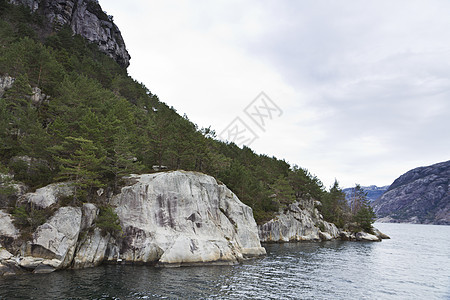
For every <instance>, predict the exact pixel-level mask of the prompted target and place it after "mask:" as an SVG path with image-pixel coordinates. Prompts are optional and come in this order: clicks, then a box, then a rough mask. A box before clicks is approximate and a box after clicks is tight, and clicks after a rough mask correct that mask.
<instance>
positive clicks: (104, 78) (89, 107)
mask: <svg viewBox="0 0 450 300" xmlns="http://www.w3.org/2000/svg"><path fill="white" fill-rule="evenodd" d="M92 9H95V7H92ZM0 15H1V21H0V76H6V75H9V76H11V77H13V78H15V82H14V85H13V86H12V88H10V89H8V90H7V91H6V92H5V94H4V96H3V97H2V98H0V161H1V164H3V166H4V167H8V168H9V171H10V172H12V173H13V174H14V179H15V180H17V181H22V182H24V183H25V184H26V185H28V186H30V187H31V188H32V189H35V188H38V187H42V186H44V185H47V184H49V183H51V182H55V181H71V182H73V183H74V186H75V195H74V197H73V199H70V201H68V204H70V205H80V204H81V203H83V202H95V203H98V202H100V200H99V198H98V197H97V195H96V193H95V191H96V190H97V189H98V188H101V187H102V188H106V189H109V190H112V191H114V192H117V191H118V188H119V187H120V186H121V184H123V183H122V178H123V176H125V175H127V174H130V173H143V172H153V166H167V168H168V169H184V170H195V171H200V172H203V173H206V174H210V175H212V176H214V177H216V178H217V179H218V180H220V181H222V182H223V183H225V184H226V185H227V186H228V187H229V188H230V189H231V190H233V191H234V192H235V193H236V194H237V195H238V197H239V198H240V199H241V200H242V201H243V202H244V203H246V204H247V205H249V206H251V207H252V208H253V212H254V215H255V219H256V220H257V221H258V222H263V221H265V220H269V219H270V218H272V217H273V215H274V213H275V212H277V211H278V210H279V209H283V208H286V207H287V205H289V204H290V203H292V202H294V201H295V200H296V199H300V198H311V197H312V198H315V199H318V200H321V201H323V206H322V208H321V209H322V214H323V215H324V217H325V219H326V220H329V221H333V222H337V224H340V225H341V226H342V225H343V224H345V222H347V221H348V220H350V219H351V218H350V217H349V212H348V209H347V206H346V203H345V201H341V200H342V197H344V196H343V194H342V191H341V190H340V189H339V187H338V185H337V184H336V185H335V186H334V187H333V188H332V189H331V190H330V192H327V191H326V190H325V188H324V187H323V184H322V183H321V181H320V180H319V179H318V178H317V177H316V176H314V175H312V174H311V173H309V172H308V171H307V170H306V169H302V168H299V167H297V166H290V165H289V164H288V163H286V162H285V161H284V160H279V159H277V158H275V157H268V156H266V155H257V154H255V153H254V152H253V151H252V150H251V149H250V148H248V147H244V148H243V149H241V148H239V147H237V146H236V145H235V144H233V143H224V142H221V141H218V140H217V139H216V138H215V132H214V131H213V130H211V129H210V128H198V126H197V125H196V124H194V123H192V122H191V121H190V120H189V119H188V118H187V116H180V115H178V114H177V112H176V111H175V109H173V108H171V107H169V106H167V105H166V104H164V103H163V102H161V101H160V100H159V99H158V97H157V96H156V95H154V94H152V93H151V92H150V91H149V90H148V89H147V88H146V87H145V86H143V85H142V84H141V83H138V82H136V81H135V80H133V79H132V78H131V77H130V76H128V74H127V71H126V70H125V69H123V68H121V67H120V66H119V65H118V64H117V63H116V62H115V61H114V60H113V59H111V58H109V57H108V56H106V55H105V54H103V53H101V52H99V50H98V49H97V46H95V45H92V44H89V43H88V42H87V41H85V40H84V39H83V38H82V37H80V36H77V35H75V36H73V34H72V31H71V29H70V28H66V27H63V28H58V29H57V30H54V31H50V32H49V31H48V30H44V29H42V28H44V26H43V22H44V21H43V20H42V19H41V18H40V17H39V16H38V15H34V14H31V13H30V12H29V10H27V9H26V8H24V7H16V6H12V5H9V4H7V3H6V2H5V0H0ZM105 17H106V15H105ZM47 27H48V26H47ZM33 87H38V88H39V89H41V90H42V92H43V93H45V94H46V95H48V96H49V98H45V97H44V99H43V100H42V101H38V102H36V103H34V102H33V101H32V100H31V98H32V97H31V96H32V88H33ZM24 156H28V157H30V158H32V160H33V161H34V162H41V163H37V164H36V163H32V164H29V163H26V162H24V161H23V160H21V159H18V157H19V158H20V157H24ZM22 213H23V212H22V211H17V214H22ZM110 213H111V211H109V210H108V209H107V208H105V209H103V210H102V212H101V214H100V216H99V219H101V220H100V221H102V222H103V221H104V223H105V224H103V223H101V224H103V225H102V226H103V227H104V229H105V230H106V231H117V230H119V229H118V228H117V227H115V225H116V220H115V219H114V216H113V215H111V214H110ZM24 218H25V219H26V217H25V216H24Z"/></svg>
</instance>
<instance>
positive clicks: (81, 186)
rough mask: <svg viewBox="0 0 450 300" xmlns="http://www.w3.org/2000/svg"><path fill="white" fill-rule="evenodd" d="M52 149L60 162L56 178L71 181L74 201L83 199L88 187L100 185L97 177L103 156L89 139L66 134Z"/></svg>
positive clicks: (98, 176)
mask: <svg viewBox="0 0 450 300" xmlns="http://www.w3.org/2000/svg"><path fill="white" fill-rule="evenodd" d="M53 149H54V150H55V151H56V152H57V154H56V155H55V156H54V158H55V160H56V161H57V162H58V163H59V164H60V166H59V172H58V177H57V179H60V180H65V181H69V182H71V184H72V185H73V186H74V202H75V203H76V202H77V201H78V200H84V199H85V198H86V196H87V191H89V190H90V189H92V188H94V187H100V186H102V183H101V182H100V180H99V178H100V171H101V165H102V163H103V161H104V159H105V157H103V156H102V154H101V152H100V151H99V149H98V148H97V147H95V146H94V143H93V142H92V141H91V140H87V139H84V138H75V137H71V136H68V137H66V138H65V141H64V142H63V143H62V145H61V146H55V147H54V148H53Z"/></svg>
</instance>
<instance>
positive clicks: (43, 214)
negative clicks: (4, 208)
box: [11, 205, 52, 239]
mask: <svg viewBox="0 0 450 300" xmlns="http://www.w3.org/2000/svg"><path fill="white" fill-rule="evenodd" d="M51 213H52V211H51V210H50V209H49V210H39V209H34V208H33V207H30V206H25V205H20V206H16V207H14V208H13V210H12V212H11V214H12V216H13V218H14V220H13V223H14V225H16V226H17V227H18V228H20V230H21V234H22V238H23V239H28V238H29V237H30V235H31V233H33V232H34V231H35V230H36V229H37V228H38V227H39V226H40V225H42V224H44V223H45V221H46V220H47V219H48V218H49V216H50V215H51Z"/></svg>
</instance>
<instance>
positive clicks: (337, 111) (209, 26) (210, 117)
mask: <svg viewBox="0 0 450 300" xmlns="http://www.w3.org/2000/svg"><path fill="white" fill-rule="evenodd" d="M100 4H101V5H102V7H103V9H104V10H105V11H106V12H107V13H108V14H111V15H113V16H114V20H115V22H116V24H117V25H118V26H119V28H120V29H121V31H122V35H123V37H124V39H125V43H126V45H127V48H128V50H129V52H130V54H131V57H132V58H131V66H130V67H129V73H130V75H131V76H133V78H135V79H136V80H138V81H141V82H143V83H144V84H145V85H146V86H147V87H148V88H149V89H150V90H151V91H152V92H153V93H154V94H157V95H158V96H159V98H160V99H161V100H162V101H164V102H166V103H167V104H168V105H169V106H173V107H174V108H175V109H176V110H177V111H178V112H179V113H180V114H181V115H183V114H184V113H186V114H187V115H188V117H189V118H190V120H192V121H193V122H195V123H197V124H198V125H199V126H200V127H207V126H211V127H212V128H213V129H215V130H216V132H217V133H218V134H219V133H221V132H222V131H223V130H224V129H225V128H227V126H228V125H229V124H230V123H231V122H232V121H233V120H234V119H235V118H236V117H240V118H241V120H242V121H243V122H244V123H245V124H247V126H248V127H250V128H251V129H252V130H253V131H254V133H255V134H256V135H257V136H258V138H257V139H256V140H255V141H254V142H253V143H252V144H251V145H250V147H251V148H252V149H254V150H255V151H256V152H257V153H263V154H268V155H269V156H276V157H278V158H280V159H285V160H286V161H287V162H289V163H291V164H297V165H299V166H301V167H305V168H307V169H309V170H310V172H312V173H313V174H316V175H317V176H318V177H319V178H320V179H321V180H322V181H323V182H324V184H325V185H326V186H330V185H331V184H332V183H333V181H334V178H337V179H338V181H339V182H340V184H341V186H342V187H348V186H352V185H354V184H355V183H360V184H362V185H371V184H375V185H379V186H381V185H389V184H391V183H392V182H393V180H394V179H395V178H397V177H398V176H400V175H401V174H403V173H404V172H406V171H408V170H410V169H412V168H415V167H419V166H423V165H429V164H433V163H436V162H440V161H445V160H448V159H450V37H449V34H450V18H449V13H450V1H446V0H442V1H433V0H426V1H425V0H422V1H411V0H408V1H401V0H397V1H391V0H389V1H380V0H376V1H375V0H373V1H354V0H346V1H343V0H341V1H331V0H330V1H321V0H308V1H293V0H277V1H275V0H272V1H269V0H266V1H264V0H254V1H253V0H249V1H234V0H223V1H222V0H215V1H206V0H186V1H181V0H180V1H173V0H157V1H153V0H152V1H150V0H129V1H123V0H101V1H100ZM262 91H263V92H265V94H266V95H267V96H268V97H269V98H270V99H271V100H272V101H273V103H275V104H276V105H277V106H278V107H279V108H280V109H281V110H282V114H281V116H278V114H277V115H276V116H275V115H274V116H273V118H272V119H271V120H269V119H267V120H266V121H267V122H266V123H265V127H264V131H263V130H261V128H259V127H258V126H256V124H254V123H253V122H252V121H251V120H250V119H249V117H248V116H247V115H246V114H245V113H244V109H245V108H246V107H247V105H249V104H250V103H251V102H252V101H253V100H254V99H255V97H257V96H258V95H259V93H260V92H262ZM228 128H229V127H228Z"/></svg>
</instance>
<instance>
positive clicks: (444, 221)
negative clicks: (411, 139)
mask: <svg viewBox="0 0 450 300" xmlns="http://www.w3.org/2000/svg"><path fill="white" fill-rule="evenodd" d="M449 185H450V160H449V161H445V162H440V163H436V164H433V165H430V166H425V167H418V168H414V169H412V170H410V171H408V172H406V173H405V174H403V175H401V176H400V177H398V178H397V179H396V180H395V181H394V182H393V183H392V184H391V185H390V186H389V189H388V190H387V191H386V192H385V193H384V194H383V195H382V196H381V197H380V198H379V199H377V200H376V201H374V202H373V208H374V211H375V213H376V214H377V216H378V217H379V218H380V221H386V222H407V223H422V224H437V225H450V189H449Z"/></svg>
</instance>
